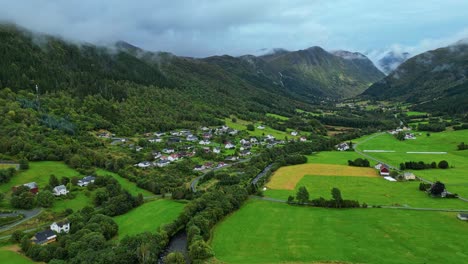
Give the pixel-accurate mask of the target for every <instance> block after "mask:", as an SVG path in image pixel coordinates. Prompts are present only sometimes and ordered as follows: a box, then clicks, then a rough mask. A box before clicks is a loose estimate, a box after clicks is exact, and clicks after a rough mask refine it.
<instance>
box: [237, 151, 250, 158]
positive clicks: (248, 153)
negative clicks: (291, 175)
mask: <svg viewBox="0 0 468 264" xmlns="http://www.w3.org/2000/svg"><path fill="white" fill-rule="evenodd" d="M250 154H252V153H251V152H250V150H248V149H246V150H242V151H241V152H240V153H239V155H240V156H242V157H245V156H248V155H250Z"/></svg>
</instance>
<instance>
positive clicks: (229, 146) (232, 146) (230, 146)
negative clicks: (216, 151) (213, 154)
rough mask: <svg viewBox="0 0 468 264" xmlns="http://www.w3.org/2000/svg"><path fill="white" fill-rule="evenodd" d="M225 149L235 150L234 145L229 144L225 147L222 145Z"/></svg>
mask: <svg viewBox="0 0 468 264" xmlns="http://www.w3.org/2000/svg"><path fill="white" fill-rule="evenodd" d="M224 148H225V149H233V148H236V146H235V145H233V144H232V143H231V142H226V145H224Z"/></svg>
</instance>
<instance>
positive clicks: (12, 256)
mask: <svg viewBox="0 0 468 264" xmlns="http://www.w3.org/2000/svg"><path fill="white" fill-rule="evenodd" d="M0 262H1V263H5V264H6V263H8V264H30V263H36V262H34V261H32V260H30V259H29V258H27V257H25V256H23V255H21V254H19V253H16V252H13V251H12V250H9V249H7V248H5V247H1V248H0Z"/></svg>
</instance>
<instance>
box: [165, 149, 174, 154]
mask: <svg viewBox="0 0 468 264" xmlns="http://www.w3.org/2000/svg"><path fill="white" fill-rule="evenodd" d="M174 151H175V150H174V149H172V148H169V149H168V148H165V149H163V150H162V152H164V153H166V154H169V153H174Z"/></svg>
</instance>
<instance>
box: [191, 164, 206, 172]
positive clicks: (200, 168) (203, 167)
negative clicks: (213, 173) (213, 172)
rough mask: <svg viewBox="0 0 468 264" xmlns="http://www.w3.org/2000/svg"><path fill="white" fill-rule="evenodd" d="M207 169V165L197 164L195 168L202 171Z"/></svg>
mask: <svg viewBox="0 0 468 264" xmlns="http://www.w3.org/2000/svg"><path fill="white" fill-rule="evenodd" d="M204 169H205V166H203V165H195V168H193V170H194V171H202V170H204Z"/></svg>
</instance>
